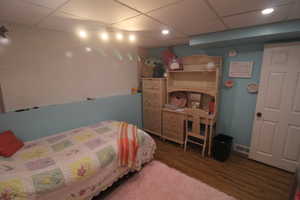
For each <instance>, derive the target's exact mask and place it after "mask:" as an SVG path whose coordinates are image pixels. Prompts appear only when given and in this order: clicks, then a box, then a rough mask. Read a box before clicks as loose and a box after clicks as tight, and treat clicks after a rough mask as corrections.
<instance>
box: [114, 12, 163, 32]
mask: <svg viewBox="0 0 300 200" xmlns="http://www.w3.org/2000/svg"><path fill="white" fill-rule="evenodd" d="M113 27H116V28H119V29H123V30H127V31H148V30H160V29H161V28H163V27H164V25H162V24H160V23H159V22H157V21H155V20H153V19H151V18H150V17H147V16H145V15H139V16H136V17H133V18H130V19H128V20H124V21H122V22H119V23H116V24H114V25H113Z"/></svg>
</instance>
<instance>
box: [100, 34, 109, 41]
mask: <svg viewBox="0 0 300 200" xmlns="http://www.w3.org/2000/svg"><path fill="white" fill-rule="evenodd" d="M100 38H101V39H102V40H104V41H107V40H109V35H108V33H107V32H103V33H101V34H100Z"/></svg>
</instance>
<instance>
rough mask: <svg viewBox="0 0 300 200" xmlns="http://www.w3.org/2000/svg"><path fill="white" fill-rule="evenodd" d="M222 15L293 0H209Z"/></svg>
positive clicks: (258, 8)
mask: <svg viewBox="0 0 300 200" xmlns="http://www.w3.org/2000/svg"><path fill="white" fill-rule="evenodd" d="M208 1H209V2H210V4H211V5H212V6H213V7H214V8H215V9H216V11H217V13H218V14H219V15H220V16H228V15H234V14H238V13H243V12H248V11H254V10H260V9H264V8H268V7H274V6H279V5H282V4H287V3H291V2H292V1H293V0H208Z"/></svg>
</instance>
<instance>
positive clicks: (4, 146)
mask: <svg viewBox="0 0 300 200" xmlns="http://www.w3.org/2000/svg"><path fill="white" fill-rule="evenodd" d="M23 146H24V143H23V141H21V140H19V139H18V138H17V137H16V136H15V134H14V133H13V132H12V131H4V132H3V133H0V155H1V156H4V157H10V156H12V155H13V154H14V153H16V152H17V151H18V150H19V149H21V148H22V147H23Z"/></svg>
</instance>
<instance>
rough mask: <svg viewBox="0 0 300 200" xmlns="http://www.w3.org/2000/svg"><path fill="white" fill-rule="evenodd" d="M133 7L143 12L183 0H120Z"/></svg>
mask: <svg viewBox="0 0 300 200" xmlns="http://www.w3.org/2000/svg"><path fill="white" fill-rule="evenodd" d="M118 1H119V2H121V3H124V4H126V5H128V6H130V7H132V8H135V9H137V10H139V11H141V12H144V13H146V12H149V11H151V10H154V9H157V8H161V7H164V6H167V5H169V4H173V3H176V2H180V1H183V0H163V1H162V0H118Z"/></svg>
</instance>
